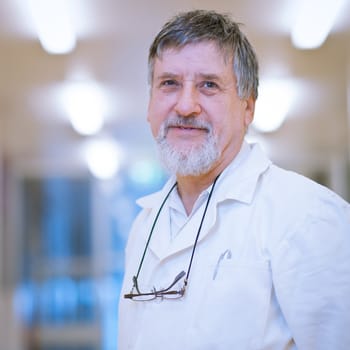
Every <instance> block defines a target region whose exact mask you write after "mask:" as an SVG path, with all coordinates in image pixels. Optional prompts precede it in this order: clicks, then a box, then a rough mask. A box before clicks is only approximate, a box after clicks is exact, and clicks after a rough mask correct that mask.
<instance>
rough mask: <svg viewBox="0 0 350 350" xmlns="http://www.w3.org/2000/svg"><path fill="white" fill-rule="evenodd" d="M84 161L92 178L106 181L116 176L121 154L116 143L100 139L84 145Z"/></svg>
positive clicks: (121, 157) (121, 159)
mask: <svg viewBox="0 0 350 350" xmlns="http://www.w3.org/2000/svg"><path fill="white" fill-rule="evenodd" d="M85 159H86V162H87V165H88V168H89V170H90V172H91V174H92V175H93V176H95V177H96V178H98V179H100V180H107V179H111V178H113V177H114V176H115V175H116V174H117V172H118V170H119V168H120V166H121V163H122V161H123V152H122V149H121V147H120V145H119V144H118V143H117V142H116V141H114V140H112V139H110V138H101V139H96V140H92V141H89V142H88V143H87V144H86V147H85Z"/></svg>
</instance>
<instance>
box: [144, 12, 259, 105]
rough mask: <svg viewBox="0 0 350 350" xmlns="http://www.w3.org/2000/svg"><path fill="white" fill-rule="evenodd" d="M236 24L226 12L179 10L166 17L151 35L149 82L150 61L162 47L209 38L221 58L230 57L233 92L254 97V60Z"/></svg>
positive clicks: (256, 80) (151, 67) (151, 62)
mask: <svg viewBox="0 0 350 350" xmlns="http://www.w3.org/2000/svg"><path fill="white" fill-rule="evenodd" d="M239 26H240V24H239V23H236V22H234V21H233V20H231V18H230V17H229V16H228V15H226V14H220V13H217V12H215V11H206V10H194V11H189V12H182V13H179V14H178V15H176V16H175V17H173V18H172V19H170V21H168V22H167V23H165V25H164V26H163V28H162V29H161V30H160V32H159V33H158V34H157V36H156V37H155V39H154V41H153V43H152V45H151V47H150V49H149V56H148V72H149V82H150V83H152V80H153V71H154V62H155V59H156V58H157V57H161V54H162V52H163V51H164V50H166V49H169V48H179V49H180V48H182V47H184V46H185V45H187V44H191V43H192V44H193V43H199V42H205V41H211V42H214V43H216V44H217V45H218V47H219V49H221V50H222V51H223V53H224V54H225V57H226V58H227V57H228V58H230V59H233V73H234V74H235V76H236V79H237V93H238V96H239V97H240V98H241V99H245V98H249V97H250V96H252V97H253V98H254V99H256V98H257V97H258V85H259V73H258V70H259V68H258V60H257V57H256V54H255V52H254V49H253V47H252V45H251V44H250V42H249V41H248V39H247V37H246V36H245V35H244V34H243V33H242V32H241V30H240V28H239Z"/></svg>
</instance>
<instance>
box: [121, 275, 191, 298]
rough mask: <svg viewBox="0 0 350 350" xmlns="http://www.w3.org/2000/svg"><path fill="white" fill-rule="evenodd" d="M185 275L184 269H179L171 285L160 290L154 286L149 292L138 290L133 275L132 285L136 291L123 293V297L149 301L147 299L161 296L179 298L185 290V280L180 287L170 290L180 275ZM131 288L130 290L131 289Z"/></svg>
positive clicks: (179, 278) (180, 277)
mask: <svg viewBox="0 0 350 350" xmlns="http://www.w3.org/2000/svg"><path fill="white" fill-rule="evenodd" d="M185 275H186V272H185V271H181V272H180V273H179V274H178V275H177V276H176V277H175V279H174V281H173V282H172V283H171V285H170V286H169V287H168V288H164V289H160V290H156V289H155V288H153V289H152V290H151V292H149V293H142V292H140V290H139V287H138V283H137V278H136V276H134V277H133V279H132V280H133V283H134V287H133V289H134V288H135V289H136V291H137V293H132V291H131V292H130V293H129V294H125V295H124V298H126V299H132V300H134V301H149V300H153V299H156V298H161V299H179V298H182V297H183V295H184V294H185V290H186V284H187V280H186V279H185V280H184V284H183V286H182V288H181V289H179V290H171V288H172V287H174V286H175V284H176V283H178V282H179V281H180V280H181V279H182V277H184V276H185ZM133 289H132V290H133Z"/></svg>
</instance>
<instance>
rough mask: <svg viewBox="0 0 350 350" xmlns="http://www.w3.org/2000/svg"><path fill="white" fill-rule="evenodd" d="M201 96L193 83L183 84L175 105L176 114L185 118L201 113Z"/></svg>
mask: <svg viewBox="0 0 350 350" xmlns="http://www.w3.org/2000/svg"><path fill="white" fill-rule="evenodd" d="M201 110H202V109H201V105H200V103H199V96H198V91H197V89H196V87H195V86H194V84H193V82H190V81H188V82H186V83H184V84H183V86H182V88H181V90H180V91H179V95H178V98H177V101H176V104H175V112H176V113H177V114H178V115H181V116H183V117H193V116H197V115H199V114H200V113H201Z"/></svg>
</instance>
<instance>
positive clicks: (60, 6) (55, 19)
mask: <svg viewBox="0 0 350 350" xmlns="http://www.w3.org/2000/svg"><path fill="white" fill-rule="evenodd" d="M28 2H29V6H30V10H31V13H32V17H33V20H34V25H35V27H36V31H37V34H38V37H39V40H40V43H41V45H42V47H43V48H44V49H45V50H46V51H47V52H48V53H51V54H66V53H69V52H71V51H72V50H73V49H74V48H75V45H76V36H75V30H74V28H73V23H72V18H71V6H72V0H28Z"/></svg>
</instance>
